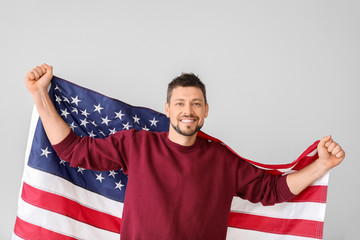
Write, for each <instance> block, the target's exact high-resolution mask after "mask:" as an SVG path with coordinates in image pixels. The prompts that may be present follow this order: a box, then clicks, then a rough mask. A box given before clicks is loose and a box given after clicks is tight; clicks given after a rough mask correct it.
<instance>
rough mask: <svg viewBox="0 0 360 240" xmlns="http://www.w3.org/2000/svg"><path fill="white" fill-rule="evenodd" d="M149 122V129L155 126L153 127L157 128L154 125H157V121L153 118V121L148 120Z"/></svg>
mask: <svg viewBox="0 0 360 240" xmlns="http://www.w3.org/2000/svg"><path fill="white" fill-rule="evenodd" d="M149 121H150V122H151V125H150V127H151V126H155V127H157V125H156V124H157V122H159V120H156V119H155V117H154V118H153V120H149Z"/></svg>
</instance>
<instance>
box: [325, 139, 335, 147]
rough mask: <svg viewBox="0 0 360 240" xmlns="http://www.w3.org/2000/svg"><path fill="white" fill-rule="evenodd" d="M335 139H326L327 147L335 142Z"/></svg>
mask: <svg viewBox="0 0 360 240" xmlns="http://www.w3.org/2000/svg"><path fill="white" fill-rule="evenodd" d="M333 142H334V141H333V140H332V139H329V140H328V141H326V143H325V147H327V148H328V147H329V146H330V144H331V143H333Z"/></svg>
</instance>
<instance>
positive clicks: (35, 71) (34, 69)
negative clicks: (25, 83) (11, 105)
mask: <svg viewBox="0 0 360 240" xmlns="http://www.w3.org/2000/svg"><path fill="white" fill-rule="evenodd" d="M31 72H32V73H33V74H34V76H35V79H34V80H38V79H39V78H40V74H39V73H38V71H37V70H36V68H33V70H32V71H31Z"/></svg>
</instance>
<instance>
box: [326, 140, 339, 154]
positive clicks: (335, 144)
mask: <svg viewBox="0 0 360 240" xmlns="http://www.w3.org/2000/svg"><path fill="white" fill-rule="evenodd" d="M337 145H338V144H337V143H336V142H332V143H330V145H329V147H328V149H327V150H328V152H329V153H331V152H332V151H333V150H334V149H335V147H336V146H337Z"/></svg>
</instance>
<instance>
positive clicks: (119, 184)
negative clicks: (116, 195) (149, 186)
mask: <svg viewBox="0 0 360 240" xmlns="http://www.w3.org/2000/svg"><path fill="white" fill-rule="evenodd" d="M115 185H116V187H115V189H117V188H118V189H119V190H120V191H121V188H122V187H124V186H125V185H124V184H121V180H120V182H118V183H117V182H115Z"/></svg>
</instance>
